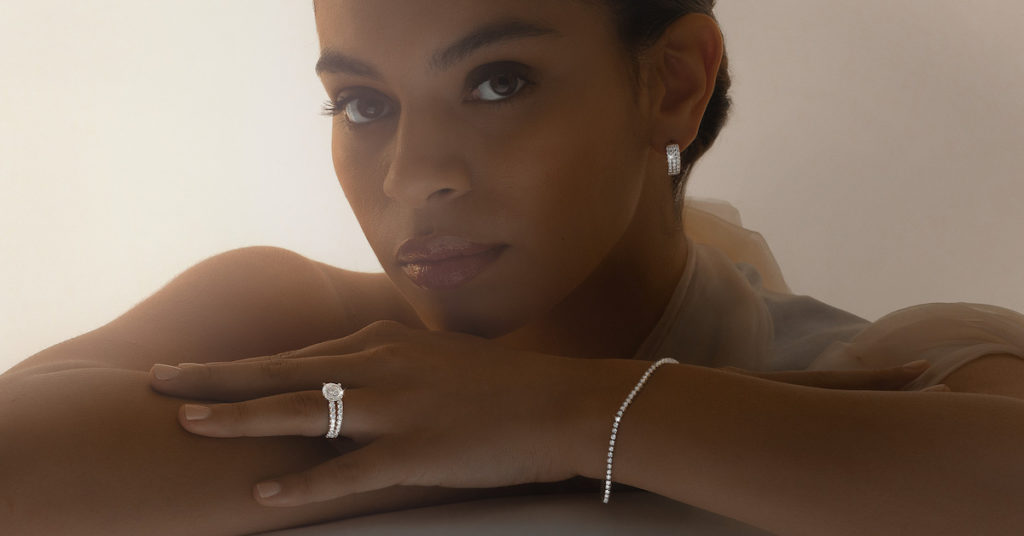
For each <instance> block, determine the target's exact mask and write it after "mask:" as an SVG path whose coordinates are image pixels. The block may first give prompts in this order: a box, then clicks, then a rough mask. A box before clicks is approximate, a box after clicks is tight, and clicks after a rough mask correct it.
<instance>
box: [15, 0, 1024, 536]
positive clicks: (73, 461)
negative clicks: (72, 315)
mask: <svg viewBox="0 0 1024 536" xmlns="http://www.w3.org/2000/svg"><path fill="white" fill-rule="evenodd" d="M712 3H713V2H700V1H693V2H685V1H683V2H655V1H651V2H613V1H592V2H584V1H575V2H570V1H566V2H523V1H512V0H509V1H501V2H472V1H451V2H448V3H446V4H445V5H444V7H443V8H439V7H438V4H437V3H433V2H432V3H424V2H417V1H415V0H390V1H387V2H383V1H382V2H358V1H337V2H326V1H322V2H317V3H316V4H315V7H316V21H317V30H318V33H319V36H320V41H321V49H322V52H323V54H322V57H321V59H320V61H319V62H318V64H317V68H318V69H317V70H318V72H319V74H320V77H321V79H322V81H323V83H324V87H325V89H326V90H327V93H328V95H329V98H330V101H331V102H330V104H329V105H328V110H327V111H328V112H329V113H331V114H334V128H333V134H332V136H333V157H334V164H335V168H336V171H337V175H338V178H339V181H340V183H341V186H342V189H343V190H344V193H345V195H346V197H347V198H348V199H349V201H350V203H351V205H352V209H353V211H354V213H355V214H356V216H357V218H358V220H359V222H360V225H361V226H362V228H363V231H364V233H365V234H366V236H367V238H368V240H369V242H370V244H371V246H372V247H373V249H374V252H375V253H376V255H377V257H378V259H379V260H380V262H381V264H382V266H383V267H384V270H385V273H384V274H360V273H354V272H347V271H344V270H339V269H336V268H332V267H329V266H326V265H323V264H320V263H314V262H311V261H308V260H306V259H304V258H301V257H298V256H297V255H294V254H289V253H288V252H284V251H280V250H274V249H267V248H250V249H246V250H239V251H235V252H231V253H229V254H225V255H222V256H219V257H216V258H214V259H211V260H209V261H207V262H204V263H202V264H200V265H199V266H196V267H194V268H193V269H192V270H189V271H188V272H186V273H185V274H183V275H182V276H181V277H179V278H178V279H177V280H175V282H173V283H172V284H171V285H169V286H168V287H167V288H165V289H163V290H161V292H159V293H157V294H156V295H154V296H153V297H152V298H150V299H149V300H147V301H146V302H144V303H143V304H140V305H139V306H137V307H136V308H134V309H133V310H132V311H129V312H128V313H126V314H125V315H124V316H122V317H120V318H119V319H117V320H115V321H114V322H112V323H111V324H110V325H108V326H105V327H104V328H101V329H100V330H97V331H95V332H92V333H90V334H88V335H87V336H83V337H80V338H78V339H73V340H71V341H67V342H65V343H62V344H61V345H57V346H55V347H53V348H51V349H48V350H46V351H45V352H42V353H40V354H38V355H36V356H33V357H32V358H30V359H29V360H26V361H25V362H23V363H22V364H20V365H19V366H16V367H15V368H14V369H12V370H11V371H10V372H8V373H7V374H5V375H4V376H3V383H0V392H2V393H3V394H4V400H5V403H4V404H3V405H2V408H3V409H0V412H2V413H0V415H2V419H3V421H2V422H4V429H5V432H6V431H10V432H11V433H10V435H8V436H7V437H15V438H17V440H15V441H8V442H4V443H3V446H2V447H0V448H2V449H3V450H2V451H0V459H2V460H5V462H3V463H4V466H3V472H4V476H5V478H4V479H3V481H4V482H5V485H4V491H3V496H2V497H3V499H4V504H5V506H6V510H5V513H4V515H5V516H9V518H10V520H11V522H10V523H9V524H8V525H9V526H11V527H14V531H15V532H24V533H34V532H40V533H41V532H43V531H44V530H45V531H48V532H54V531H56V532H74V531H78V532H101V531H102V532H103V533H106V534H111V533H115V534H117V533H139V532H146V533H154V532H157V533H160V532H161V531H162V532H166V533H169V534H184V533H190V534H197V533H198V534H207V533H208V534H236V533H246V532H255V531H263V530H271V529H278V528H284V527H292V526H297V525H302V524H309V523H316V522H322V521H326V520H330V519H337V518H344V517H351V516H356V515H360V514H366V513H372V512H382V511H389V510H396V509H402V508H409V507H412V506H419V505H426V504H436V503H443V502H455V501H464V500H468V499H477V498H483V497H496V496H508V495H521V494H540V493H550V492H554V491H563V492H565V491H585V492H587V493H590V494H591V497H592V499H593V501H594V504H595V507H604V504H603V500H602V499H605V498H608V499H610V501H609V503H608V504H609V505H612V504H614V503H615V501H616V498H617V494H619V493H621V492H623V491H625V490H627V489H628V487H632V488H639V489H643V490H646V491H647V492H650V493H652V494H654V495H657V496H661V497H664V498H667V499H670V500H671V501H674V502H675V503H676V504H688V505H693V506H694V507H697V508H700V509H703V510H707V511H709V512H713V513H716V514H719V515H721V516H723V517H725V518H730V519H734V520H739V521H741V522H743V523H745V524H747V525H749V526H750V527H753V528H759V529H763V530H766V531H770V532H773V533H778V534H800V533H812V534H866V533H887V532H895V531H896V530H897V529H894V527H899V529H898V530H899V531H901V532H904V533H907V532H909V533H929V534H931V533H950V534H963V533H973V532H980V533H986V534H1000V533H1007V534H1009V533H1012V532H1015V531H1019V529H1020V527H1021V526H1024V519H1022V518H1021V514H1020V512H1019V508H1018V505H1017V504H1016V501H1014V500H1013V499H1014V498H1016V497H1019V496H1020V495H1021V492H1022V491H1024V490H1022V489H1021V487H1022V484H1021V483H1022V482H1024V479H1021V478H1020V477H1021V476H1022V474H1021V473H1022V468H1021V465H1020V464H1019V462H1018V461H1017V460H1018V459H1019V454H1018V452H1019V449H1020V447H1022V446H1024V432H1022V431H1021V428H1020V427H1019V425H1018V424H1019V422H1021V418H1022V417H1024V404H1022V402H1021V401H1020V399H1022V398H1024V382H1022V381H1021V380H1020V378H1021V375H1022V370H1024V364H1022V363H1021V362H1020V359H1019V358H1020V357H1024V317H1022V316H1021V315H1019V314H1017V313H1014V312H1012V311H1008V310H1005V309H1000V308H995V307H990V306H970V305H967V304H929V305H931V306H919V307H917V308H909V309H906V310H901V311H897V312H896V313H893V314H892V315H890V316H887V317H885V318H883V319H881V320H879V321H878V322H875V323H868V322H866V321H864V320H863V319H859V318H857V317H856V316H854V315H851V314H849V313H846V312H843V311H840V310H837V309H835V308H831V307H829V306H827V305H825V304H822V303H820V302H817V301H816V300H813V299H810V298H807V297H801V296H794V295H791V294H788V293H787V292H786V290H787V289H786V288H785V285H784V282H781V281H780V280H779V281H776V280H774V279H772V278H770V277H766V276H767V275H769V274H770V273H771V272H772V269H771V266H772V265H771V264H770V263H767V259H770V254H768V256H767V257H766V256H765V252H766V250H765V249H759V248H758V247H756V246H757V244H756V240H755V242H754V244H753V246H751V247H750V248H749V249H744V247H743V246H744V245H750V244H749V243H746V244H745V243H744V240H745V239H750V238H751V237H750V235H744V234H743V233H739V235H738V236H739V237H742V238H735V239H734V238H732V236H733V235H728V236H729V237H728V238H727V239H725V240H719V241H716V243H719V244H721V248H712V247H709V246H707V245H704V244H700V243H698V242H696V241H695V240H694V239H693V238H692V237H690V236H688V235H687V232H686V231H685V230H686V227H687V225H688V223H682V222H683V221H684V212H685V211H684V210H683V208H684V206H683V201H682V200H683V198H684V190H685V184H686V180H687V178H688V175H689V170H690V169H691V168H692V165H693V164H694V162H696V161H697V159H698V158H700V156H701V155H702V154H703V153H704V152H705V151H706V150H707V149H708V148H709V147H710V146H711V144H712V143H713V142H714V139H715V137H716V135H717V133H718V130H719V129H720V128H721V126H722V124H723V122H724V119H725V117H726V114H727V111H728V104H729V101H728V98H727V91H728V85H729V78H728V71H727V68H726V65H727V62H726V60H725V57H726V56H725V52H724V44H723V40H722V35H721V32H720V31H719V29H718V26H717V24H716V22H715V19H714V18H713V16H712V5H711V4H712ZM595 88H597V89H598V90H595ZM675 146H678V148H680V149H682V150H681V151H680V154H678V156H677V154H676V149H677V147H675ZM700 217H703V218H705V219H704V220H702V221H704V223H705V226H704V227H702V229H704V230H705V233H706V234H705V236H712V235H714V234H715V232H717V231H722V232H729V231H733V232H738V231H737V229H738V228H735V227H730V226H729V225H727V224H722V223H720V222H716V221H715V220H714V219H713V218H709V217H708V216H706V215H703V216H698V218H700ZM685 221H686V222H690V221H696V220H690V219H689V218H685ZM694 225H695V226H696V225H699V224H694ZM716 225H717V226H716ZM755 238H756V237H755ZM723 251H732V252H737V251H752V252H755V253H754V254H753V255H754V256H753V257H750V258H748V259H742V258H739V257H741V256H742V255H739V254H736V253H733V255H732V256H728V255H726V253H723ZM758 252H760V257H758V256H757V255H758ZM453 256H457V258H454V260H453ZM869 324H870V325H869ZM937 326H939V327H941V328H942V329H941V330H937V329H936V327H937ZM183 356H188V357H187V358H183ZM669 356H671V357H674V358H676V359H678V361H679V363H678V364H676V363H668V364H664V365H662V366H660V367H657V368H652V366H651V365H652V361H655V360H658V359H659V358H662V357H669ZM919 358H924V359H927V360H928V361H929V362H931V364H932V365H931V367H930V368H929V369H928V370H926V371H924V372H923V373H922V370H921V369H916V370H914V369H911V370H907V371H904V370H902V368H901V365H904V364H906V363H908V362H911V361H914V360H916V359H919ZM231 359H235V360H234V361H231ZM182 361H191V362H193V363H194V364H182ZM172 365H177V366H172ZM112 367H113V368H112ZM724 367H739V368H741V369H746V370H745V371H744V370H736V369H726V370H723V368H724ZM794 369H819V370H813V371H801V370H794ZM820 369H849V370H840V371H836V370H832V371H830V373H828V374H823V373H822V372H821V370H820ZM787 371H788V372H787ZM939 381H945V383H946V384H947V385H949V387H950V388H951V389H952V390H954V391H959V393H957V394H955V395H953V394H947V393H920V392H891V391H896V390H907V391H910V390H917V389H921V388H923V387H926V386H929V385H934V384H936V383H937V382H939ZM325 383H338V384H339V385H340V387H343V388H344V394H343V396H342V398H341V400H340V401H341V402H342V404H337V403H328V400H327V399H325V398H327V397H328V394H327V393H326V392H325V391H322V390H321V387H323V386H324V384H325ZM630 393H633V394H632V395H631V394H630ZM969 393H974V394H969ZM995 395H1002V396H995ZM627 397H628V398H627ZM627 401H628V402H629V404H628V405H626V404H624V402H627ZM183 402H196V403H194V404H183ZM626 410H628V411H626ZM618 411H622V414H621V419H615V418H614V417H615V416H616V415H617V414H618ZM332 413H333V414H332ZM339 414H340V415H339ZM951 416H955V417H956V418H955V419H951ZM620 421H621V425H622V428H621V429H619V428H618V427H617V424H618V423H619V422H620ZM335 427H336V428H337V429H336V430H335V429H334V428H335ZM54 430H57V431H59V433H60V435H59V438H60V439H68V440H70V441H60V440H58V441H53V440H52V439H50V438H46V435H45V434H46V432H52V431H54ZM613 430H615V433H616V434H617V435H616V436H611V435H610V434H611V433H612V431H613ZM129 431H131V432H129ZM5 435H7V434H5ZM324 435H332V436H333V435H337V436H338V438H337V439H334V440H331V441H324V440H323V438H322V437H321V436H324ZM66 445H72V446H71V447H70V448H68V447H67V446H66ZM965 450H968V451H971V452H974V453H976V454H975V455H973V456H971V457H970V459H969V460H968V459H965V457H963V456H962V454H961V453H962V452H964V451H965ZM84 459H87V460H90V461H92V463H90V464H89V465H88V466H85V465H84V464H83V463H82V462H81V460H84ZM12 460H13V461H12ZM93 460H94V461H93ZM1008 468H1009V470H1007V469H1008ZM83 469H84V470H83ZM99 475H102V477H101V480H102V481H101V482H99V483H94V481H95V480H96V479H97V477H98V476H99ZM609 476H610V477H611V478H608V477H609ZM606 481H611V482H614V483H615V485H614V487H613V486H610V485H609V484H607V483H606ZM782 481H784V482H785V483H786V485H784V486H779V485H774V483H776V482H782ZM93 486H95V487H93ZM85 490H88V493H87V494H85V493H83V491H85ZM609 492H611V493H609ZM609 495H610V496H609ZM623 495H626V496H628V495H629V492H626V493H623ZM966 497H969V498H970V499H971V500H970V501H969V502H968V501H964V500H963V499H964V498H966ZM54 504H58V505H60V506H61V508H60V511H59V512H52V511H50V505H54ZM936 505H940V508H936V507H935V506H936ZM866 513H870V514H869V515H865V514H866ZM444 521H447V520H444ZM525 521H528V520H525ZM520 522H524V520H520ZM584 522H585V520H584V519H580V523H581V524H582V523H584ZM753 528H752V529H751V530H755V529H753Z"/></svg>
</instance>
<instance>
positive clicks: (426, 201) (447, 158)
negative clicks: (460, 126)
mask: <svg viewBox="0 0 1024 536" xmlns="http://www.w3.org/2000/svg"><path fill="white" fill-rule="evenodd" d="M435 125H436V123H435ZM402 126H403V127H406V128H402V129H401V131H402V132H401V134H400V135H399V136H398V141H397V143H396V145H395V152H394V156H393V159H392V161H391V167H390V169H389V170H388V173H387V176H386V177H385V179H384V194H385V195H387V196H388V197H390V198H392V199H394V200H395V201H397V202H399V203H401V204H403V205H407V206H409V207H411V208H417V209H419V208H426V207H427V206H430V205H434V204H444V203H446V202H451V201H453V200H455V199H457V198H459V197H461V196H463V195H465V194H467V193H468V192H469V191H470V190H471V186H470V178H469V177H470V173H469V170H468V169H467V168H466V164H465V160H464V159H463V158H462V157H461V156H460V155H459V151H458V149H457V143H456V142H455V136H446V135H445V131H444V129H441V128H437V127H436V126H434V128H430V124H428V123H424V122H422V121H421V122H420V123H419V124H418V128H419V131H418V132H413V131H412V130H411V129H410V128H408V127H409V125H408V123H407V124H406V125H402Z"/></svg>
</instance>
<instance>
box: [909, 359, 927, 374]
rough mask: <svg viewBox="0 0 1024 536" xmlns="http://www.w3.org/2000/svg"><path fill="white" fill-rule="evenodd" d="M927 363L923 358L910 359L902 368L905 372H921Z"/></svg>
mask: <svg viewBox="0 0 1024 536" xmlns="http://www.w3.org/2000/svg"><path fill="white" fill-rule="evenodd" d="M928 365H929V363H928V362H927V361H925V360H924V359H918V360H917V361H911V362H910V363H907V364H906V365H903V370H905V371H907V372H921V371H923V370H924V369H926V368H928Z"/></svg>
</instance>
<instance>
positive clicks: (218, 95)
mask: <svg viewBox="0 0 1024 536" xmlns="http://www.w3.org/2000/svg"><path fill="white" fill-rule="evenodd" d="M718 15H719V20H720V22H721V24H722V27H723V30H724V33H725V36H726V45H727V47H728V51H729V54H730V62H731V67H732V72H733V76H734V91H733V99H734V102H735V107H734V111H733V115H732V118H731V120H730V122H729V124H728V125H727V126H726V128H725V130H724V131H723V133H722V136H721V138H720V139H719V141H718V143H717V144H716V146H715V147H714V148H713V149H712V151H711V152H710V153H709V154H708V155H707V157H706V159H705V160H704V161H703V162H702V163H700V164H699V165H698V166H697V167H696V169H695V174H694V177H693V178H692V180H691V186H690V189H689V192H690V193H691V194H693V195H697V196H704V197H716V198H721V199H726V200H729V201H730V202H731V203H732V204H733V205H735V206H736V207H737V208H738V209H739V210H740V212H741V214H742V219H743V224H744V225H745V226H747V227H749V228H751V229H755V230H757V231H759V232H761V233H762V234H763V235H764V237H765V238H766V239H767V240H768V243H769V244H770V245H771V248H772V251H773V253H774V254H775V257H776V259H777V260H778V261H779V264H780V265H781V267H782V270H783V272H784V274H785V277H786V281H787V282H788V283H789V284H790V286H791V287H792V288H793V290H794V291H795V292H797V293H801V294H809V295H812V296H814V297H816V298H818V299H820V300H822V301H825V302H826V303H829V304H832V305H835V306H837V307H840V308H843V309H846V310H849V311H850V312H853V313H855V314H858V315H860V316H863V317H865V318H868V319H876V318H878V317H880V316H882V315H883V314H885V313H888V312H890V311H894V310H896V309H899V308H902V307H906V306H909V305H913V304H918V303H927V302H939V301H967V302H975V303H990V304H994V305H1000V306H1004V307H1008V308H1010V309H1014V310H1017V311H1022V310H1024V278H1022V277H1021V276H1020V275H1019V274H1020V272H1021V267H1022V266H1024V246H1021V245H1019V244H1020V238H1019V236H1018V231H1019V230H1021V229H1024V211H1021V210H1020V207H1022V206H1024V151H1021V150H1020V143H1021V140H1024V106H1022V105H1021V104H1020V102H1019V96H1020V95H1021V94H1024V59H1022V58H1024V35H1022V34H1021V32H1020V31H1019V29H1020V28H1022V27H1024V4H1021V3H1019V2H1015V1H1013V0H979V1H977V2H971V3H965V2H961V1H958V0H941V1H940V0H916V1H914V0H907V1H903V2H889V1H885V0H864V1H859V2H806V1H796V0H776V1H773V2H759V1H755V0H722V1H721V2H720V5H719V9H718ZM0 47H2V48H0V50H3V51H4V52H2V53H0V73H2V75H0V76H2V83H0V225H2V227H3V229H4V231H5V232H4V233H2V234H0V258H2V261H3V262H2V263H0V370H5V369H6V368H7V367H9V366H10V365H12V364H13V363H15V362H17V361H20V360H21V359H24V358H25V357H27V356H28V355H31V354H33V353H35V352H36V351H38V350H41V349H43V348H45V347H47V346H49V345H52V344H55V343H57V342H60V341H62V340H65V339H68V338H70V337H73V336H75V335H78V334H80V333H82V332H85V331H88V330H90V329H93V328H95V327H97V326H99V325H102V324H103V323H106V322H107V321H109V320H110V319H112V318H114V317H115V316H117V315H119V314H120V313H123V312H124V311H125V310H127V309H128V308H130V307H131V306H132V305H133V304H134V303H136V302H138V301H140V300H142V299H144V298H145V297H146V296H148V295H149V294H151V293H152V292H154V291H155V290H157V289H158V288H159V287H160V286H161V285H163V284H164V283H166V282H167V281H169V280H170V279H171V278H172V277H173V276H174V275H176V274H178V273H180V272H181V271H182V270H184V269H185V268H187V267H188V266H190V265H191V264H194V263H195V262H198V261H199V260H201V259H203V258H206V257H208V256H210V255H213V254H216V253H218V252H221V251H224V250H226V249H231V248H234V247H240V246H245V245H252V244H269V245H277V246H281V247H286V248H289V249H293V250H295V251H298V252H299V253H302V254H304V255H307V256H310V257H313V258H316V259H318V260H321V261H324V262H329V263H332V264H335V265H338V266H342V267H345V268H349V269H355V270H378V269H379V267H378V265H377V262H376V259H375V258H374V257H373V254H372V252H371V251H370V249H369V247H368V246H367V245H366V243H365V240H364V239H363V237H362V233H361V231H360V230H359V227H358V225H357V223H356V222H355V220H354V218H353V217H352V216H351V213H350V212H349V211H348V208H347V204H346V201H345V198H344V196H343V194H342V192H341V188H340V187H339V186H338V185H337V183H336V182H335V178H334V173H333V169H332V167H331V162H330V154H329V121H328V120H327V119H326V118H324V117H321V116H320V115H318V112H319V106H320V103H321V102H322V101H323V100H324V98H325V97H326V95H325V94H324V92H323V90H322V88H321V87H320V86H319V83H318V80H317V79H316V78H315V76H314V75H313V64H314V62H315V60H316V55H317V52H318V51H317V42H316V35H315V30H314V26H313V18H312V9H311V7H310V4H309V2H296V1H294V0H276V1H242V0H234V1H227V0H223V1H218V2H206V1H202V0H186V1H181V2H173V3H152V2H128V1H116V2H115V1H111V0H91V1H90V2H74V1H71V0H51V1H48V2H3V4H2V5H0Z"/></svg>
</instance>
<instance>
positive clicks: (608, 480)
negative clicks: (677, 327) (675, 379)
mask: <svg viewBox="0 0 1024 536" xmlns="http://www.w3.org/2000/svg"><path fill="white" fill-rule="evenodd" d="M665 363H675V364H679V361H676V360H675V359H672V358H671V357H664V358H662V359H659V360H657V361H655V362H654V364H653V365H651V366H650V367H649V368H648V369H647V372H645V373H644V375H643V377H642V378H640V381H639V382H637V384H636V387H634V388H633V390H632V391H631V392H630V393H629V396H627V397H626V401H625V402H623V403H622V406H621V407H619V412H618V413H616V414H615V422H614V423H612V437H611V439H609V440H608V471H607V473H605V478H604V503H605V504H608V497H610V496H611V494H612V456H614V455H615V435H616V434H617V433H618V432H619V421H621V420H622V414H623V413H625V412H626V408H627V407H629V403H630V402H632V401H633V397H635V396H636V394H637V393H638V392H640V388H642V387H643V386H644V384H645V383H647V378H650V377H651V374H652V373H654V371H655V369H657V368H658V367H660V366H662V365H664V364H665Z"/></svg>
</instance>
